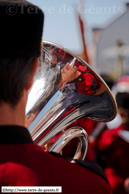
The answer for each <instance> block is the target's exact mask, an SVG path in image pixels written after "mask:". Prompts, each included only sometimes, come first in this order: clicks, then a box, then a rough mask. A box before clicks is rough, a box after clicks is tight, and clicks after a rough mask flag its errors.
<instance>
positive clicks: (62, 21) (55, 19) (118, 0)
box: [29, 0, 128, 51]
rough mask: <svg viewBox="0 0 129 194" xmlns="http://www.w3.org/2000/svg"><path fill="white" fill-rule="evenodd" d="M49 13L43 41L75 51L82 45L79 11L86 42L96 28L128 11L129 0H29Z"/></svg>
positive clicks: (88, 41) (46, 15) (46, 13)
mask: <svg viewBox="0 0 129 194" xmlns="http://www.w3.org/2000/svg"><path fill="white" fill-rule="evenodd" d="M29 1H30V2H32V3H34V4H36V5H38V6H39V7H40V8H41V9H42V10H43V11H44V13H45V24H44V32H43V40H48V41H52V42H55V43H57V44H60V45H62V46H63V47H66V48H67V49H69V50H71V51H77V50H79V49H80V47H81V43H80V38H79V37H80V34H79V31H78V22H77V21H78V20H77V15H76V11H75V10H78V11H79V12H80V13H81V15H82V18H83V20H84V21H85V34H86V42H87V44H89V43H90V42H91V39H92V36H91V35H92V33H91V28H92V27H104V26H106V25H108V23H110V22H111V20H113V19H114V18H117V17H119V16H120V15H121V14H122V13H124V11H125V3H126V2H128V1H126V0H80V2H81V4H79V0H65V1H64V0H29Z"/></svg>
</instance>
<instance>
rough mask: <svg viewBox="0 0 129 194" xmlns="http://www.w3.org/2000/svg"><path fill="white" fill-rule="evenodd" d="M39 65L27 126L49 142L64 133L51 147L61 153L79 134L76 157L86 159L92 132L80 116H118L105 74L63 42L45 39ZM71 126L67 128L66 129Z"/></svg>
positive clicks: (41, 142) (38, 141)
mask: <svg viewBox="0 0 129 194" xmlns="http://www.w3.org/2000/svg"><path fill="white" fill-rule="evenodd" d="M39 61H40V62H39V67H38V69H37V73H36V75H35V79H34V83H33V86H32V87H31V89H30V91H29V95H28V102H27V106H26V127H28V130H29V132H30V134H31V136H32V139H33V140H34V142H35V143H36V144H38V145H40V146H42V147H43V146H45V145H47V144H48V142H50V141H51V140H52V139H53V138H54V137H55V136H58V134H61V135H60V136H59V138H58V139H57V141H55V142H54V144H52V145H51V146H50V147H49V150H48V151H52V152H56V153H59V152H60V151H61V150H62V149H63V147H64V146H65V145H66V144H67V143H68V142H69V141H71V140H72V139H73V138H75V137H78V142H79V143H78V146H77V149H76V153H75V155H74V159H82V160H83V159H84V158H85V155H86V152H87V148H88V135H87V133H86V131H85V130H84V129H82V128H81V127H79V126H75V127H72V128H70V129H68V127H69V125H70V124H72V123H73V122H75V121H77V120H78V119H81V118H84V117H87V118H89V119H92V120H95V121H98V122H107V121H111V120H112V119H113V118H114V117H115V116H116V102H115V100H114V98H113V96H112V93H111V91H110V89H109V88H108V86H107V85H106V83H105V82H104V81H103V80H102V78H101V77H100V76H99V75H98V74H97V73H95V71H93V69H92V68H91V67H90V66H89V65H88V64H87V63H86V62H85V61H84V60H83V59H81V58H80V57H78V56H77V55H75V54H73V53H72V52H71V51H69V50H67V49H65V48H63V47H62V46H60V45H58V44H55V43H52V42H48V41H44V42H43V46H42V49H41V56H40V59H39ZM66 128H67V130H65V129H66Z"/></svg>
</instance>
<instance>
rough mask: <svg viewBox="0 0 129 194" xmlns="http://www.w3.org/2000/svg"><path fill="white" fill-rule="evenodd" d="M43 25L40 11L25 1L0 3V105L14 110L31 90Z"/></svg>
mask: <svg viewBox="0 0 129 194" xmlns="http://www.w3.org/2000/svg"><path fill="white" fill-rule="evenodd" d="M43 22H44V14H43V12H42V10H41V9H40V8H38V7H37V6H35V5H33V4H31V3H29V2H27V1H25V0H8V1H7V0H1V1H0V25H1V29H0V103H2V102H5V103H9V104H10V105H11V106H12V107H14V106H15V105H16V104H17V103H18V101H19V99H20V98H21V96H22V93H23V90H24V88H26V89H29V87H30V86H31V84H32V78H33V76H34V73H35V72H36V68H37V66H38V57H39V56H40V49H41V40H42V30H43Z"/></svg>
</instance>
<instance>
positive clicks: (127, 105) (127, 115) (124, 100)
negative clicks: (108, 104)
mask: <svg viewBox="0 0 129 194" xmlns="http://www.w3.org/2000/svg"><path fill="white" fill-rule="evenodd" d="M116 102H117V106H118V112H119V114H120V116H121V119H122V123H123V124H129V93H127V92H122V93H121V92H119V93H117V95H116Z"/></svg>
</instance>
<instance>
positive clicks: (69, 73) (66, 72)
mask: <svg viewBox="0 0 129 194" xmlns="http://www.w3.org/2000/svg"><path fill="white" fill-rule="evenodd" d="M80 74H81V73H80V72H79V71H77V67H76V66H73V67H72V66H70V65H69V63H67V64H66V65H65V66H64V68H63V69H62V70H61V75H62V76H64V81H65V82H66V83H67V82H70V81H72V80H74V79H76V78H77V77H79V75H80Z"/></svg>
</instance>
